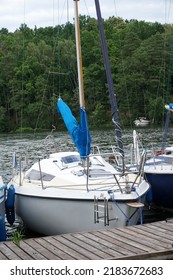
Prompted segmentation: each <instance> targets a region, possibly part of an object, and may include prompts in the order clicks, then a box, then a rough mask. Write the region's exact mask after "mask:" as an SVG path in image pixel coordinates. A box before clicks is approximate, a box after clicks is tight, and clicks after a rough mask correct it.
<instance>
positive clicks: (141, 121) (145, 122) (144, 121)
mask: <svg viewBox="0 0 173 280" xmlns="http://www.w3.org/2000/svg"><path fill="white" fill-rule="evenodd" d="M149 123H150V121H149V120H148V119H147V118H146V117H139V118H138V119H136V120H135V121H134V124H135V126H139V127H144V126H148V125H149Z"/></svg>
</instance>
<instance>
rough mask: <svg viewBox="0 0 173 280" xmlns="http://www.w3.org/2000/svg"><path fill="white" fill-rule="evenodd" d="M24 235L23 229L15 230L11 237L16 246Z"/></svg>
mask: <svg viewBox="0 0 173 280" xmlns="http://www.w3.org/2000/svg"><path fill="white" fill-rule="evenodd" d="M24 236H25V235H24V233H23V230H16V231H15V232H14V233H13V235H12V237H11V239H12V241H13V242H14V243H15V244H16V245H17V246H20V241H21V240H22V239H23V238H24Z"/></svg>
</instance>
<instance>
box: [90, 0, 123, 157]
mask: <svg viewBox="0 0 173 280" xmlns="http://www.w3.org/2000/svg"><path fill="white" fill-rule="evenodd" d="M95 6H96V12H97V19H98V25H99V31H100V39H101V45H102V52H103V58H104V64H105V68H106V76H107V82H108V90H109V98H110V103H111V111H112V121H113V123H114V125H115V136H116V140H117V143H118V147H119V152H120V154H121V155H122V157H123V158H124V148H123V141H122V135H121V128H120V124H119V116H118V107H117V103H116V95H115V92H114V86H113V80H112V74H111V69H110V63H109V58H108V51H107V46H106V40H105V35H104V28H103V23H102V16H101V11H100V5H99V0H95Z"/></svg>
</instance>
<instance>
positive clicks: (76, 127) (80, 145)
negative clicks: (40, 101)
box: [57, 98, 91, 157]
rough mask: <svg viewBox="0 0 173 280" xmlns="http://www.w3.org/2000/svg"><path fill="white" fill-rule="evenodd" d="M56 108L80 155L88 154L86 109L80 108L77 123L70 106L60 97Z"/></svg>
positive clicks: (88, 140)
mask: <svg viewBox="0 0 173 280" xmlns="http://www.w3.org/2000/svg"><path fill="white" fill-rule="evenodd" d="M57 110H58V112H60V114H61V116H62V118H63V120H64V123H65V125H66V127H67V130H68V132H69V133H70V135H71V138H72V140H73V142H74V144H75V146H76V148H77V149H78V152H79V154H80V156H81V157H86V156H87V155H89V154H90V145H91V137H90V132H89V128H88V119H87V114H86V111H85V110H84V109H83V108H80V124H78V122H77V120H76V119H75V117H74V116H73V114H72V112H71V110H70V108H69V107H68V105H67V104H66V103H65V102H64V101H63V100H62V99H61V98H59V99H58V102H57Z"/></svg>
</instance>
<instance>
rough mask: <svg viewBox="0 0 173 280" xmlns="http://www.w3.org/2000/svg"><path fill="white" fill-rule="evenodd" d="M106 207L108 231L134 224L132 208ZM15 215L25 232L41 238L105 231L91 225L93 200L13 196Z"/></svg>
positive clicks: (111, 204) (135, 214)
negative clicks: (26, 230)
mask: <svg viewBox="0 0 173 280" xmlns="http://www.w3.org/2000/svg"><path fill="white" fill-rule="evenodd" d="M102 205H103V202H102ZM108 207H109V218H110V219H114V220H112V221H110V222H109V227H124V226H127V225H134V224H137V222H138V220H139V212H138V211H137V212H136V209H135V208H133V207H131V206H128V204H125V203H124V202H123V203H115V202H112V201H110V202H109V203H108ZM16 212H17V214H18V215H19V216H20V217H21V218H22V220H23V222H24V225H27V227H28V228H29V229H31V230H33V231H35V232H38V233H41V234H45V235H56V234H62V233H72V232H83V231H93V230H99V229H103V228H105V225H104V221H99V223H95V222H94V200H75V199H73V200H69V199H53V198H45V199H43V198H39V197H34V198H33V197H28V196H20V195H17V197H16ZM131 216H132V217H131ZM130 217H131V218H130ZM128 218H130V219H129V221H128ZM102 220H103V219H102Z"/></svg>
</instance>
